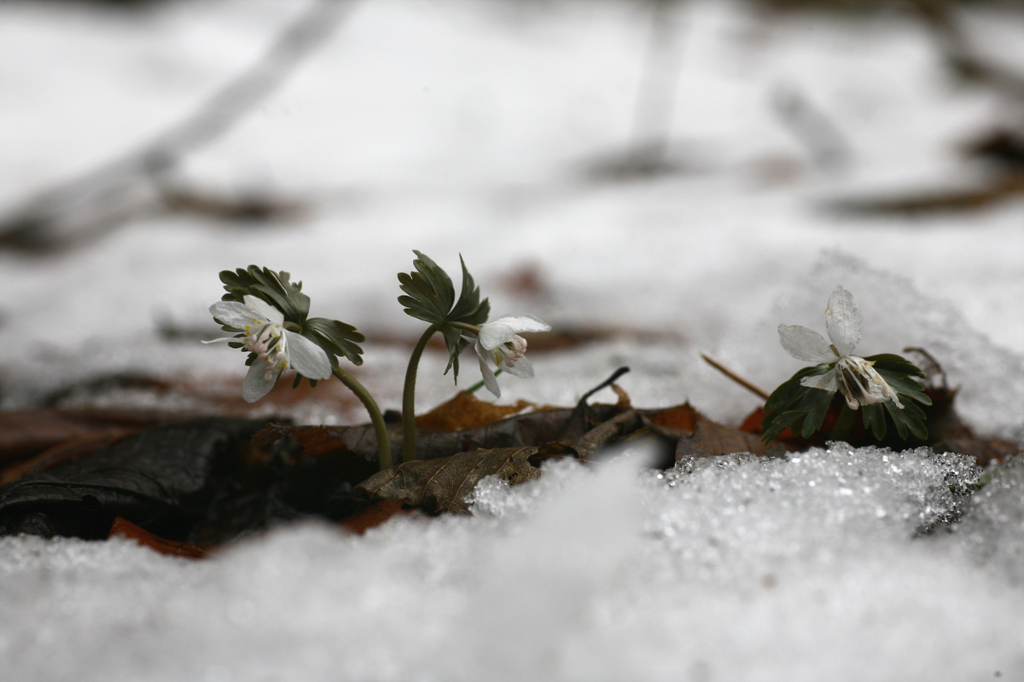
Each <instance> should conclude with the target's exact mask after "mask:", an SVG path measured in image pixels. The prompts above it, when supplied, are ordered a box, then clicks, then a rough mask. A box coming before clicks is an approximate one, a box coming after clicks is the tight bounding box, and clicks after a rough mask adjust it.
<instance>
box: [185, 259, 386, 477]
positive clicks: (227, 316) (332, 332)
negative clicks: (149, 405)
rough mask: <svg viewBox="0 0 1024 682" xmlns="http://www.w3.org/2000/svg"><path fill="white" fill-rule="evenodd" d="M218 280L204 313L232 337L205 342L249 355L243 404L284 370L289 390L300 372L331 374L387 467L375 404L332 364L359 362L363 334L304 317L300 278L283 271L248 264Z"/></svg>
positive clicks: (314, 377)
mask: <svg viewBox="0 0 1024 682" xmlns="http://www.w3.org/2000/svg"><path fill="white" fill-rule="evenodd" d="M220 280H221V282H223V284H224V289H225V291H226V293H225V294H224V295H223V296H222V297H221V300H220V301H218V302H216V303H214V304H213V305H212V306H210V314H212V315H213V319H214V320H216V321H217V322H219V323H220V324H221V325H222V326H221V329H223V330H224V331H226V332H229V333H231V334H232V336H228V337H222V338H219V339H213V340H212V341H206V342H205V343H215V342H222V341H223V342H227V344H228V345H229V346H231V347H232V348H241V349H242V350H244V351H246V352H248V353H249V357H248V358H247V359H246V361H245V364H246V365H248V366H249V372H248V373H247V374H246V375H245V382H244V383H243V384H242V397H243V398H245V400H246V401H247V402H250V403H252V402H256V401H257V400H259V399H260V398H262V397H263V396H265V395H267V393H269V392H270V390H271V389H272V388H274V385H275V384H276V383H277V380H278V379H279V378H280V377H281V374H282V373H284V372H285V371H286V370H289V369H295V370H296V375H295V380H294V383H293V384H292V388H297V387H298V385H299V382H301V381H302V377H304V376H305V377H306V378H307V379H309V383H310V384H311V385H313V386H316V383H317V381H320V380H323V379H330V378H331V375H332V374H333V375H334V376H336V377H338V379H339V380H340V381H341V382H342V383H343V384H345V385H346V386H348V388H349V389H351V390H352V392H353V393H355V394H356V397H358V398H359V399H360V400H361V401H362V403H363V405H365V407H366V409H367V412H369V414H370V420H371V421H372V422H373V425H374V431H375V432H376V435H377V452H378V457H379V459H380V465H381V467H382V468H389V467H390V466H391V443H390V440H389V438H388V436H387V429H386V428H385V426H384V419H383V416H382V415H381V412H380V408H378V407H377V403H376V401H374V399H373V397H372V396H371V395H370V394H369V393H368V392H367V391H366V389H365V388H364V387H363V385H362V384H360V383H359V382H358V381H356V379H355V378H354V377H352V375H350V374H349V373H348V372H346V371H345V370H344V369H342V367H341V365H340V364H339V362H338V360H339V358H340V357H345V358H346V359H347V360H349V361H350V362H351V363H352V364H354V365H361V364H362V363H363V358H362V354H363V349H362V348H360V347H359V344H360V343H362V342H363V341H365V340H366V338H365V337H364V336H363V335H362V334H360V333H359V332H358V331H356V328H355V327H353V326H352V325H349V324H345V323H344V322H339V321H338V320H328V319H326V318H323V317H309V296H306V295H305V294H304V293H302V282H292V281H291V276H290V275H289V274H288V273H287V272H274V271H273V270H270V269H268V268H259V267H257V266H255V265H250V266H249V267H248V268H246V269H242V268H239V269H237V270H234V271H231V270H224V271H223V272H221V273H220Z"/></svg>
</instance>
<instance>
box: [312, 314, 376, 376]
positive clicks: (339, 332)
mask: <svg viewBox="0 0 1024 682" xmlns="http://www.w3.org/2000/svg"><path fill="white" fill-rule="evenodd" d="M302 335H303V336H305V337H306V338H307V339H309V340H310V341H312V342H313V343H315V344H316V345H318V346H320V347H321V348H323V349H324V351H326V352H327V357H328V358H330V360H331V366H332V367H333V368H337V366H338V361H337V358H338V357H340V356H345V357H346V358H347V359H348V361H349V362H351V363H352V364H353V365H361V364H363V358H362V355H363V349H362V348H361V347H360V346H359V344H360V343H363V342H364V341H366V337H365V336H363V335H362V334H360V333H359V332H358V331H357V330H356V328H355V327H353V326H352V325H350V324H345V323H344V322H339V321H338V320H328V319H326V318H323V317H311V318H310V319H308V320H306V326H305V328H304V329H303V330H302Z"/></svg>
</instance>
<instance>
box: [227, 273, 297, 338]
mask: <svg viewBox="0 0 1024 682" xmlns="http://www.w3.org/2000/svg"><path fill="white" fill-rule="evenodd" d="M290 277H291V275H289V274H288V273H287V272H283V271H282V272H274V271H273V270H270V269H269V268H260V267H258V266H256V265H250V266H249V267H248V268H246V269H244V270H243V269H242V268H238V269H237V270H235V271H233V272H232V271H231V270H224V271H223V272H221V273H220V281H221V282H223V283H224V289H225V290H226V291H227V293H226V294H224V295H223V296H222V297H221V298H222V299H223V300H225V301H238V302H239V303H242V302H243V298H244V297H245V296H246V295H247V294H248V295H250V296H256V297H258V298H260V299H262V300H263V301H265V302H267V303H269V304H270V305H272V306H274V307H275V308H277V309H278V310H280V311H281V314H283V315H284V319H285V320H287V321H288V322H294V323H295V324H297V325H299V326H300V327H301V326H302V325H303V323H305V321H306V316H307V315H309V296H306V295H305V294H304V293H302V282H294V283H293V282H291V281H289V280H290Z"/></svg>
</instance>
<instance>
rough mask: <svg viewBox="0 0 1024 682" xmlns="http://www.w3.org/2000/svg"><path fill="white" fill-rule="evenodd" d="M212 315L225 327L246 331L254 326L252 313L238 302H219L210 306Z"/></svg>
mask: <svg viewBox="0 0 1024 682" xmlns="http://www.w3.org/2000/svg"><path fill="white" fill-rule="evenodd" d="M210 314H211V315H213V319H215V320H217V321H218V322H220V323H221V324H222V325H224V326H225V327H234V328H235V329H245V326H246V325H251V324H252V311H250V310H249V309H248V308H246V307H245V306H244V305H242V304H241V303H239V302H238V301H217V302H216V303H214V304H213V305H211V306H210Z"/></svg>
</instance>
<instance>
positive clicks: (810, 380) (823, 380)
mask: <svg viewBox="0 0 1024 682" xmlns="http://www.w3.org/2000/svg"><path fill="white" fill-rule="evenodd" d="M800 385H801V386H806V387H807V388H820V389H821V390H823V391H828V392H829V393H835V392H836V390H838V386H837V385H836V370H835V368H834V367H833V368H832V369H830V370H829V371H827V372H825V373H824V374H815V375H814V376H809V377H804V378H803V379H801V380H800Z"/></svg>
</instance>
